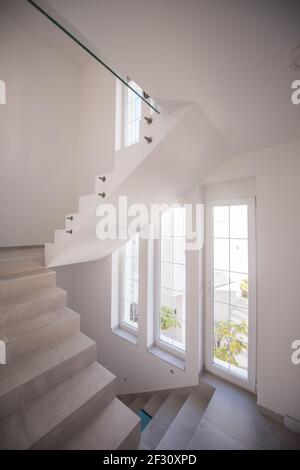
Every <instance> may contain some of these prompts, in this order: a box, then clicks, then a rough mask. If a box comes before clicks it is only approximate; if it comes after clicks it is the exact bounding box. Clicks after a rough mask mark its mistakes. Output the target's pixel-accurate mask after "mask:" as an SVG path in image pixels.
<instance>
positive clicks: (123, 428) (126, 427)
mask: <svg viewBox="0 0 300 470" xmlns="http://www.w3.org/2000/svg"><path fill="white" fill-rule="evenodd" d="M137 425H138V426H140V418H139V417H138V416H137V415H136V414H135V413H133V412H132V411H131V410H130V409H129V408H127V406H125V405H124V404H123V403H122V402H121V401H120V400H118V398H114V400H112V402H111V403H110V404H109V405H107V406H106V407H105V408H104V409H103V410H102V411H101V412H100V413H99V414H98V415H97V417H96V418H95V419H93V421H91V422H90V423H89V424H88V425H87V426H86V427H85V428H84V429H83V430H82V431H81V432H80V433H78V434H76V435H74V436H72V437H71V438H70V439H68V440H67V441H66V442H65V443H64V444H63V445H62V447H61V449H62V450H72V449H74V450H75V449H78V450H108V449H109V450H116V449H118V448H119V447H120V445H121V444H122V443H123V441H124V439H125V438H126V437H127V436H128V434H129V433H130V432H131V431H132V430H133V429H134V428H135V427H136V426H137Z"/></svg>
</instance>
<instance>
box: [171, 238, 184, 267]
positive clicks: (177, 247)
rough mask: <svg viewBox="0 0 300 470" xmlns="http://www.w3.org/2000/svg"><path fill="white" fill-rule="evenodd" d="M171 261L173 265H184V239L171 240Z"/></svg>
mask: <svg viewBox="0 0 300 470" xmlns="http://www.w3.org/2000/svg"><path fill="white" fill-rule="evenodd" d="M173 261H174V263H180V264H184V263H185V238H183V237H180V238H174V239H173Z"/></svg>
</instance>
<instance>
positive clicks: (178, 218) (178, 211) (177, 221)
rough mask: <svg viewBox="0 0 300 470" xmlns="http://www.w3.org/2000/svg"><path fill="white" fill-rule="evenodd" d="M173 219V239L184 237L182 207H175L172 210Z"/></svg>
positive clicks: (183, 213) (183, 211)
mask: <svg viewBox="0 0 300 470" xmlns="http://www.w3.org/2000/svg"><path fill="white" fill-rule="evenodd" d="M173 217H174V228H173V236H174V237H184V236H185V210H184V207H175V208H174V209H173Z"/></svg>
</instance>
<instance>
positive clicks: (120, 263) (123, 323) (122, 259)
mask: <svg viewBox="0 0 300 470" xmlns="http://www.w3.org/2000/svg"><path fill="white" fill-rule="evenodd" d="M136 237H139V234H137V235H136ZM134 238H135V237H134ZM129 241H131V240H128V241H127V242H126V243H125V244H124V245H123V246H122V247H121V248H120V249H119V259H118V271H119V292H118V294H119V302H118V310H119V326H120V328H121V329H123V330H125V331H127V332H128V333H131V334H134V335H137V333H138V331H139V328H138V326H137V327H136V326H134V325H130V324H129V323H127V322H126V321H124V318H125V309H124V299H125V297H124V291H125V246H126V244H127V243H128V242H129ZM140 250H141V244H140V239H139V251H138V270H139V278H138V281H137V282H138V308H137V312H138V316H139V310H140V305H139V302H140ZM137 323H138V322H137Z"/></svg>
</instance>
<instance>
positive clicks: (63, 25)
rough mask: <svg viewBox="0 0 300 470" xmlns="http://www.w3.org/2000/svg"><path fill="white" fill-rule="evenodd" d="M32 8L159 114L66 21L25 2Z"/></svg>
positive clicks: (151, 102) (157, 109)
mask: <svg viewBox="0 0 300 470" xmlns="http://www.w3.org/2000/svg"><path fill="white" fill-rule="evenodd" d="M27 2H28V3H30V4H31V5H32V6H33V7H34V8H36V9H37V10H38V11H39V12H40V13H41V14H42V15H44V16H45V17H46V18H47V19H48V20H49V21H51V22H52V23H53V24H54V25H55V26H56V27H57V28H59V29H60V30H61V31H63V32H64V33H65V34H66V35H67V36H68V37H69V38H70V39H72V40H73V41H74V42H75V43H76V44H78V46H80V47H81V48H82V49H83V50H84V51H86V52H87V53H88V54H89V55H90V56H91V57H93V59H95V60H96V61H97V62H98V63H99V64H101V65H102V66H103V67H105V68H106V69H107V70H108V71H109V72H110V73H111V74H112V75H114V76H115V77H116V78H117V79H118V80H120V81H121V82H122V83H123V84H124V85H125V86H126V87H128V88H129V89H130V90H131V91H132V92H133V93H134V94H135V95H137V96H138V97H139V98H140V99H141V100H142V101H144V102H145V103H146V104H147V105H148V106H149V107H150V108H151V109H152V110H153V111H154V112H156V113H158V114H160V112H161V108H160V106H159V105H158V104H157V103H156V102H155V101H154V100H153V99H152V98H151V97H150V96H149V95H148V93H147V92H146V91H144V90H141V89H140V88H139V87H136V86H132V85H131V83H132V80H131V78H129V77H124V76H122V74H120V73H119V72H117V70H116V69H115V68H114V67H112V66H111V65H108V62H107V61H106V60H105V61H104V60H103V59H102V58H101V57H100V54H99V52H98V51H97V50H96V49H95V48H94V46H93V45H92V44H90V43H89V41H88V40H87V39H86V38H85V37H83V36H82V35H81V34H80V33H79V32H78V31H76V30H75V28H74V27H73V26H71V25H70V24H68V23H67V21H66V20H65V19H64V18H62V17H60V15H59V14H58V13H57V12H56V10H54V9H52V8H51V7H50V6H49V5H47V6H46V5H45V4H44V3H43V4H42V2H35V1H33V0H27Z"/></svg>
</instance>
